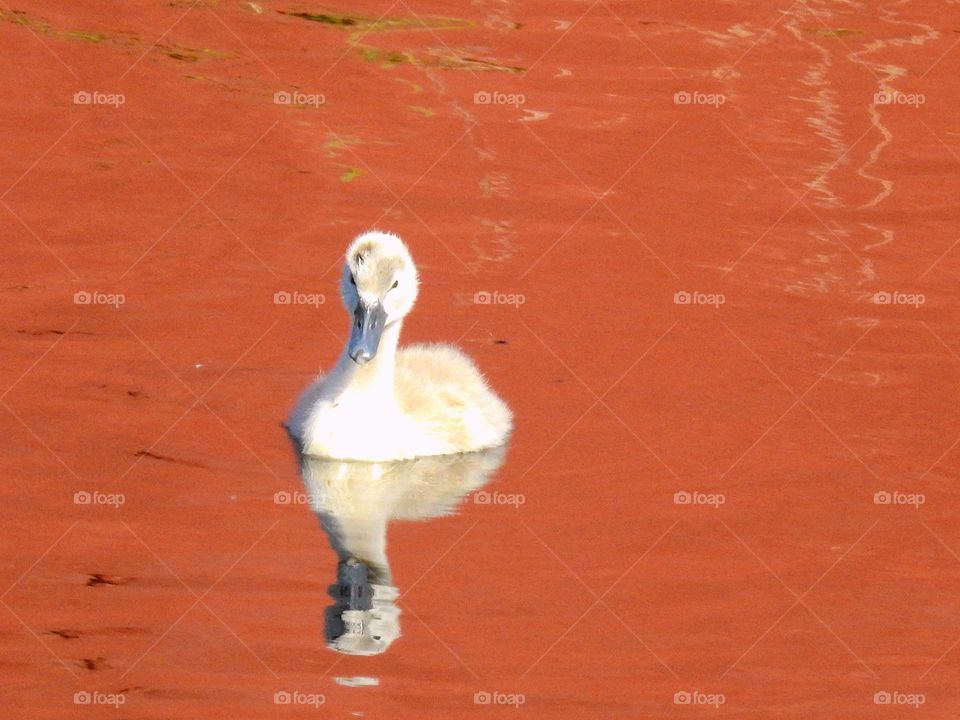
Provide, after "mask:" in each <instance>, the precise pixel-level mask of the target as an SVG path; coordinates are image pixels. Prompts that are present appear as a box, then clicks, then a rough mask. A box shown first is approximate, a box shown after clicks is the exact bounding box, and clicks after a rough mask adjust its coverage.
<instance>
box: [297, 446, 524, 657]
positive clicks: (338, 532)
mask: <svg viewBox="0 0 960 720" xmlns="http://www.w3.org/2000/svg"><path fill="white" fill-rule="evenodd" d="M504 455H505V448H504V447H497V448H491V449H489V450H484V451H481V452H474V453H465V454H462V455H438V456H432V457H423V458H419V459H416V460H404V461H399V462H380V463H366V462H354V461H349V460H331V459H327V458H318V457H310V456H306V455H301V457H300V461H301V472H302V473H303V480H304V483H305V484H306V489H307V492H308V493H309V495H310V500H311V504H312V506H313V510H314V512H316V513H317V516H318V517H319V519H320V523H321V524H322V525H323V528H324V530H326V532H327V535H328V537H329V539H330V544H331V545H332V546H333V549H334V551H335V552H336V553H337V557H338V558H339V560H340V562H339V564H338V567H337V583H336V584H335V585H333V586H331V588H330V594H331V596H332V597H333V599H334V601H335V604H334V605H333V606H332V607H330V608H328V609H327V613H326V636H327V643H328V644H329V645H330V647H331V648H333V649H335V650H338V651H340V652H344V653H348V654H351V655H375V654H377V653H382V652H384V651H385V650H386V649H387V648H388V647H389V646H390V644H391V643H392V642H393V641H394V640H396V639H397V638H398V637H400V608H399V607H397V604H396V600H397V597H398V596H399V591H398V590H397V588H395V587H393V585H392V578H391V574H390V565H389V562H388V560H387V523H388V522H389V521H390V520H426V519H428V518H434V517H442V516H444V515H450V514H452V513H453V511H454V510H455V509H456V507H457V505H458V504H459V503H460V502H461V501H462V500H463V498H464V496H465V495H466V494H467V493H470V492H472V491H474V490H477V489H478V488H480V487H482V486H483V485H485V484H486V483H487V481H488V480H489V479H490V475H491V474H492V473H493V472H494V471H495V470H497V469H498V468H499V467H500V466H501V465H502V464H503V459H504Z"/></svg>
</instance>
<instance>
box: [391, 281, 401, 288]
mask: <svg viewBox="0 0 960 720" xmlns="http://www.w3.org/2000/svg"><path fill="white" fill-rule="evenodd" d="M399 284H400V281H399V280H394V281H393V285H391V286H390V289H391V290H393V289H394V288H395V287H396V286H397V285H399Z"/></svg>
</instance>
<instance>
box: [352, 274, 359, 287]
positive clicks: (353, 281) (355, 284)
mask: <svg viewBox="0 0 960 720" xmlns="http://www.w3.org/2000/svg"><path fill="white" fill-rule="evenodd" d="M350 284H351V285H353V286H354V287H356V286H357V281H356V280H354V279H353V275H351V276H350Z"/></svg>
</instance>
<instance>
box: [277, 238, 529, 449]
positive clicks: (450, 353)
mask: <svg viewBox="0 0 960 720" xmlns="http://www.w3.org/2000/svg"><path fill="white" fill-rule="evenodd" d="M340 291H341V296H342V297H343V301H344V305H345V306H346V308H347V310H348V311H349V312H350V313H351V314H352V315H353V317H354V323H353V324H352V326H351V335H350V340H349V342H348V344H347V347H346V348H344V352H343V354H342V355H341V357H340V359H339V360H338V362H337V364H336V366H335V367H334V368H333V370H331V372H330V373H329V374H327V375H324V376H321V377H320V378H318V379H317V381H316V382H314V384H313V385H311V386H310V387H309V388H308V389H307V390H306V391H305V392H304V393H303V395H302V396H301V397H300V399H299V401H298V402H297V406H296V408H295V409H294V411H293V414H292V415H291V418H290V420H289V422H288V428H289V430H290V432H291V434H293V436H294V437H295V438H297V439H298V440H299V442H300V444H301V448H302V450H303V452H304V453H306V454H308V455H316V456H322V457H331V458H341V459H353V460H370V461H382V460H402V459H408V458H413V457H420V456H427V455H447V454H451V453H461V452H470V451H474V450H480V449H483V448H489V447H495V446H497V445H501V444H503V443H504V442H505V441H506V439H507V437H508V436H509V434H510V431H511V429H512V414H511V412H510V410H509V408H508V407H507V406H506V404H505V403H504V402H503V401H502V400H501V399H500V398H499V397H498V396H497V395H496V394H495V393H494V392H493V391H492V390H491V389H490V388H489V386H488V385H487V383H486V381H485V380H484V378H483V376H482V375H481V374H480V371H479V370H478V369H477V366H476V365H475V364H474V362H473V361H472V360H471V359H470V358H469V357H467V356H466V355H465V354H464V353H463V352H462V351H460V350H459V349H458V348H456V347H453V346H452V345H442V344H421V345H410V346H407V347H404V348H398V341H399V337H400V329H401V326H402V323H403V318H404V317H405V316H406V315H407V314H408V313H409V312H410V310H411V309H412V308H413V305H414V303H415V302H416V297H417V292H418V278H417V271H416V267H415V266H414V264H413V259H412V258H411V257H410V253H409V251H408V250H407V248H406V246H405V245H404V244H403V242H402V241H401V240H400V238H398V237H397V236H395V235H391V234H389V233H381V232H368V233H364V234H362V235H360V236H359V237H358V238H357V239H356V240H354V242H353V243H352V244H351V245H350V247H349V249H348V250H347V255H346V262H345V263H344V268H343V274H342V277H341V281H340Z"/></svg>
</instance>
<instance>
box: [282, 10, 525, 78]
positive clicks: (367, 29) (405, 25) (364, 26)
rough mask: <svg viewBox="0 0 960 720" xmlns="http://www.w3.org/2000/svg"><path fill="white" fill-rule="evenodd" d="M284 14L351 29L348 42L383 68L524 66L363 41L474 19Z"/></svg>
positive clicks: (513, 70) (498, 69)
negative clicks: (373, 36) (372, 36)
mask: <svg viewBox="0 0 960 720" xmlns="http://www.w3.org/2000/svg"><path fill="white" fill-rule="evenodd" d="M278 12H279V13H280V14H281V15H287V16H289V17H295V18H300V19H302V20H309V21H311V22H315V23H320V24H322V25H327V26H329V27H333V28H338V29H341V30H350V31H351V33H350V35H349V37H348V39H347V44H348V45H351V46H354V47H356V48H357V49H358V51H359V53H360V57H361V58H362V59H363V60H365V61H367V62H371V63H379V64H380V67H382V68H384V69H387V70H389V69H392V68H393V67H395V66H396V65H400V64H407V65H415V66H419V67H434V68H441V69H445V70H468V71H470V72H474V71H494V72H509V73H521V72H523V68H521V67H515V66H510V65H503V64H501V63H497V62H493V61H490V60H479V59H477V58H471V57H459V56H457V55H453V54H449V53H445V54H444V55H440V56H431V55H425V56H421V55H416V54H414V53H412V52H404V51H398V50H382V49H380V48H376V47H373V46H371V45H366V44H362V43H361V42H360V40H361V39H362V38H363V37H364V36H365V35H367V34H369V33H381V32H406V31H421V30H427V31H430V32H436V31H439V30H462V29H464V28H468V27H473V22H471V21H470V20H465V19H461V18H453V17H443V16H428V17H406V18H401V17H387V18H376V19H372V18H368V17H363V16H361V15H349V14H345V13H335V12H328V11H323V12H290V11H285V10H279V11H278Z"/></svg>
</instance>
